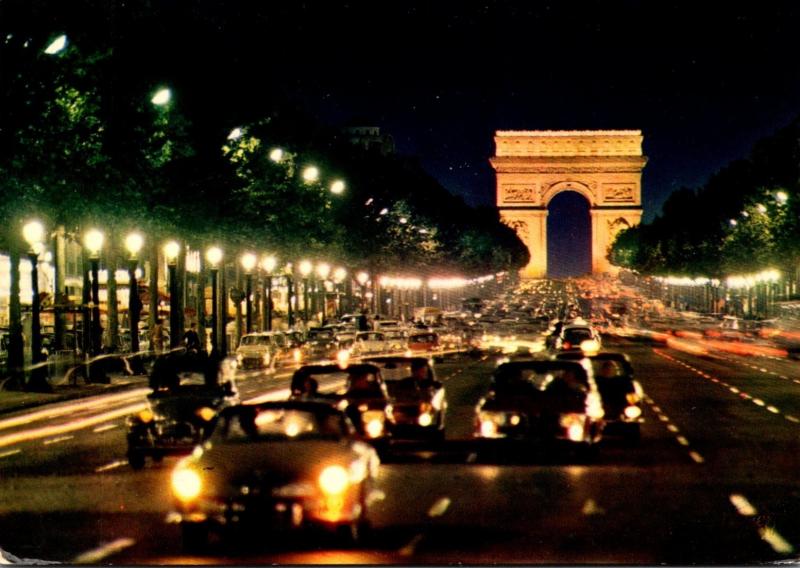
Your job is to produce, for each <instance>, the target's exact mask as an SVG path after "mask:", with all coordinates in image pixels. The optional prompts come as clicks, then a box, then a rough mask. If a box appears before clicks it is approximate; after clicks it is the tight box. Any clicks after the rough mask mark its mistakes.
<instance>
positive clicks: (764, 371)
mask: <svg viewBox="0 0 800 568" xmlns="http://www.w3.org/2000/svg"><path fill="white" fill-rule="evenodd" d="M759 371H761V372H762V373H766V372H767V370H766V369H765V368H764V367H761V368H760V369H759Z"/></svg>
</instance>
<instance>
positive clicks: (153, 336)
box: [150, 318, 164, 355]
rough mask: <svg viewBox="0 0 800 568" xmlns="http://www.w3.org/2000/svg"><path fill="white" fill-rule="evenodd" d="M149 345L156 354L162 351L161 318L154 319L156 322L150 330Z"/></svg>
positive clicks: (162, 327) (162, 330)
mask: <svg viewBox="0 0 800 568" xmlns="http://www.w3.org/2000/svg"><path fill="white" fill-rule="evenodd" d="M150 347H151V348H152V350H153V351H155V353H156V355H158V354H160V353H161V352H163V351H164V324H163V323H162V320H161V318H157V319H156V324H155V325H154V326H153V329H151V330H150Z"/></svg>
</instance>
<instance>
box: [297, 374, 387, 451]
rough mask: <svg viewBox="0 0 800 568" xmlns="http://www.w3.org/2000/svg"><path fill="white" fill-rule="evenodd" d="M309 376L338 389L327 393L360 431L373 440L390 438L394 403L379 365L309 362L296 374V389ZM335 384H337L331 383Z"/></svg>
mask: <svg viewBox="0 0 800 568" xmlns="http://www.w3.org/2000/svg"><path fill="white" fill-rule="evenodd" d="M307 377H311V378H313V379H314V380H315V381H316V383H317V384H318V385H323V383H326V384H327V385H329V386H330V388H337V387H340V388H338V390H337V391H335V392H333V393H331V394H330V395H328V396H327V398H329V399H330V400H332V401H333V402H334V403H335V404H338V405H339V407H340V408H342V409H343V410H344V411H345V413H346V414H347V415H348V417H349V418H350V420H351V421H352V422H353V425H354V426H355V428H356V432H357V433H358V435H359V436H361V437H362V438H363V439H364V440H367V441H370V442H376V441H383V440H386V439H387V438H388V437H389V435H390V433H391V429H392V420H393V416H392V406H391V399H390V397H389V392H388V390H387V388H386V384H385V383H384V380H383V376H382V375H381V370H380V368H379V367H377V366H376V365H372V364H366V363H347V362H343V363H341V364H338V365H305V366H303V367H300V368H299V369H297V371H295V372H294V375H293V376H292V383H291V384H292V390H294V387H295V385H299V384H302V383H303V382H304V381H305V380H306V378H307ZM331 385H333V386H331Z"/></svg>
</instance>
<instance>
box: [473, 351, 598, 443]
mask: <svg viewBox="0 0 800 568" xmlns="http://www.w3.org/2000/svg"><path fill="white" fill-rule="evenodd" d="M603 416H604V412H603V404H602V399H601V398H600V393H599V391H598V389H597V386H596V384H595V382H594V378H593V376H592V369H591V365H589V364H588V363H587V362H581V361H559V360H532V359H530V360H526V361H514V362H509V363H503V364H502V365H500V366H499V367H498V368H497V369H496V371H495V373H494V375H493V377H492V385H491V387H490V389H489V392H488V394H487V395H486V396H485V397H484V398H483V399H481V401H480V402H479V403H478V405H477V406H476V408H475V431H474V436H475V437H477V438H485V439H495V440H496V439H511V440H524V441H530V442H537V443H541V444H543V445H545V446H546V447H555V446H566V447H567V448H573V449H577V450H579V451H580V452H581V453H586V454H588V453H589V452H590V451H591V450H592V449H593V448H594V447H595V445H596V444H597V443H598V442H599V441H600V440H601V438H602V431H603V426H604V422H603Z"/></svg>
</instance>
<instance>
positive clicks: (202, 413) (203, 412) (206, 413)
mask: <svg viewBox="0 0 800 568" xmlns="http://www.w3.org/2000/svg"><path fill="white" fill-rule="evenodd" d="M196 414H197V415H198V416H199V417H200V418H202V419H203V420H205V421H206V422H210V421H211V420H212V419H213V418H214V416H216V415H217V413H216V412H214V410H213V409H212V408H209V407H207V406H204V407H203V408H199V409H198V410H197V412H196Z"/></svg>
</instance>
